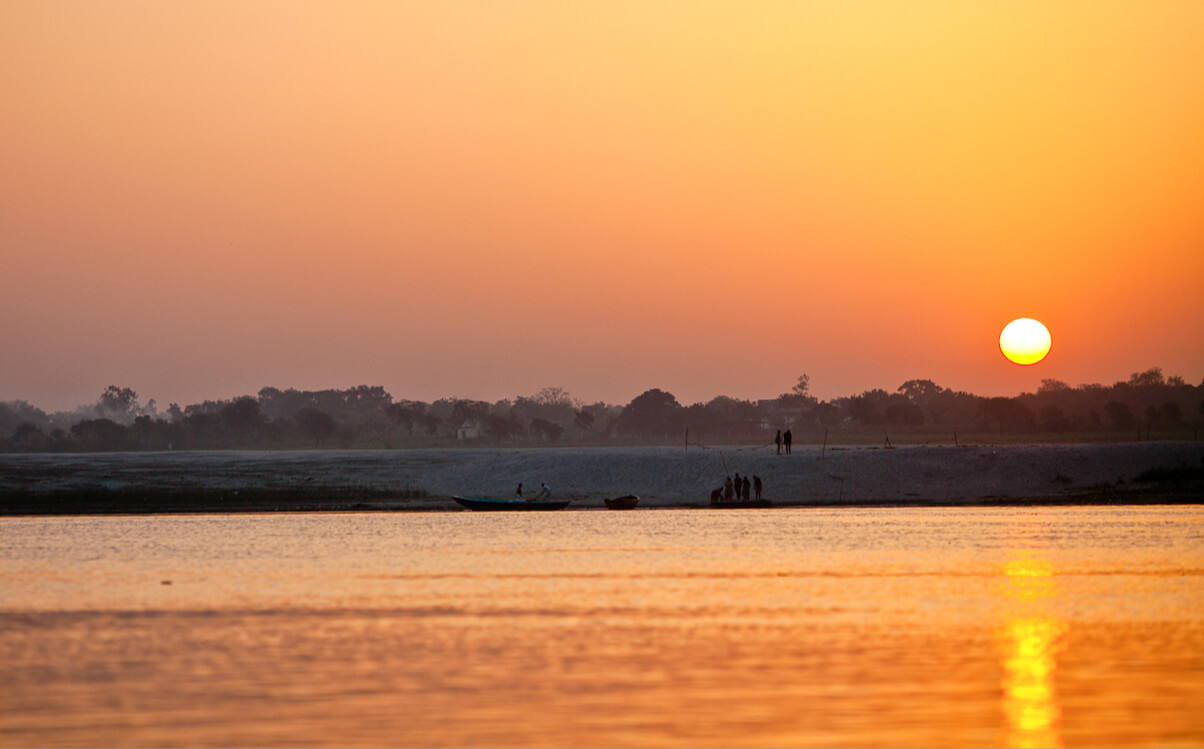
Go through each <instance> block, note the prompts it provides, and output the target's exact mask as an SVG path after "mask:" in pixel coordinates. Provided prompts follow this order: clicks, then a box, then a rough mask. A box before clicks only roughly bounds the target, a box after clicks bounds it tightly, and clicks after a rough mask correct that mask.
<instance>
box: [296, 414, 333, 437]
mask: <svg viewBox="0 0 1204 749" xmlns="http://www.w3.org/2000/svg"><path fill="white" fill-rule="evenodd" d="M296 421H297V426H299V427H301V430H302V431H303V432H305V433H306V434H307V435H309V436H310V438H312V439H313V441H314V442H315V443H316V444H319V445H321V444H323V443H324V442H326V440H328V439H330V438H331V437H333V436H334V433H335V432H337V431H338V429H339V424H338V422H336V421H335V420H334V417H333V416H331V415H330V414H328V413H324V412H322V411H319V410H318V409H316V408H303V409H301V410H300V411H298V412H297V419H296Z"/></svg>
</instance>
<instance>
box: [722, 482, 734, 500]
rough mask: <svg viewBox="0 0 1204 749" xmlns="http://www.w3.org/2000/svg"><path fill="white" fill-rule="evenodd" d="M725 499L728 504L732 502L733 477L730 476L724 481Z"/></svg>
mask: <svg viewBox="0 0 1204 749" xmlns="http://www.w3.org/2000/svg"><path fill="white" fill-rule="evenodd" d="M723 499H724V500H725V501H727V502H731V501H732V477H731V476H728V477H727V478H725V479H724V480H723Z"/></svg>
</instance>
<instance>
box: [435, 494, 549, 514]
mask: <svg viewBox="0 0 1204 749" xmlns="http://www.w3.org/2000/svg"><path fill="white" fill-rule="evenodd" d="M452 499H454V500H456V502H457V503H458V504H459V505H460V506H462V507H466V508H468V509H470V510H477V511H480V512H499V511H501V512H504V511H507V510H509V511H518V512H522V511H531V510H563V509H564V508H565V507H568V504H569V502H570V501H571V500H567V499H555V500H553V499H530V500H527V499H499V498H497V497H452Z"/></svg>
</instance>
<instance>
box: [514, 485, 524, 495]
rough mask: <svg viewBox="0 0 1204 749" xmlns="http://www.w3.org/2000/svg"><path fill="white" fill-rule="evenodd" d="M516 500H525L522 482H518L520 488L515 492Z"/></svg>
mask: <svg viewBox="0 0 1204 749" xmlns="http://www.w3.org/2000/svg"><path fill="white" fill-rule="evenodd" d="M514 498H515V499H522V498H523V482H521V481H520V482H518V488H517V489H515V490H514Z"/></svg>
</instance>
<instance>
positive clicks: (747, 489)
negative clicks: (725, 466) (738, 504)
mask: <svg viewBox="0 0 1204 749" xmlns="http://www.w3.org/2000/svg"><path fill="white" fill-rule="evenodd" d="M751 490H752V482H751V481H749V480H748V476H745V477H744V501H745V502H747V501H748V494H749V492H750V491H751Z"/></svg>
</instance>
